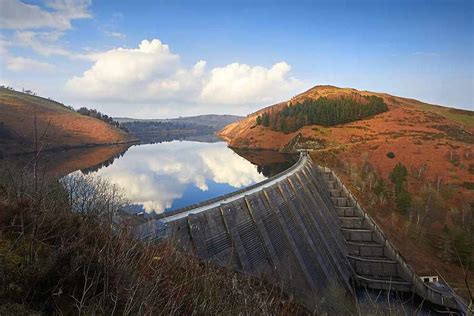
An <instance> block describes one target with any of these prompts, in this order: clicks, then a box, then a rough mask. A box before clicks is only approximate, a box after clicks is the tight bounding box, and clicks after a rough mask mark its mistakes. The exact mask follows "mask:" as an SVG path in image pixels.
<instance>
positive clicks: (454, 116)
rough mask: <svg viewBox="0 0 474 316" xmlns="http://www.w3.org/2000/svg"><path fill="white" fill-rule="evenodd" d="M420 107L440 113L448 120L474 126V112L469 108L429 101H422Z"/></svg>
mask: <svg viewBox="0 0 474 316" xmlns="http://www.w3.org/2000/svg"><path fill="white" fill-rule="evenodd" d="M419 107H420V108H421V109H422V110H425V111H430V112H433V113H436V114H439V115H441V116H443V117H445V118H447V119H448V120H451V121H453V122H456V123H459V124H462V125H464V126H467V127H470V128H474V112H473V111H469V110H459V109H454V108H448V107H444V106H440V105H433V104H427V103H420V104H419Z"/></svg>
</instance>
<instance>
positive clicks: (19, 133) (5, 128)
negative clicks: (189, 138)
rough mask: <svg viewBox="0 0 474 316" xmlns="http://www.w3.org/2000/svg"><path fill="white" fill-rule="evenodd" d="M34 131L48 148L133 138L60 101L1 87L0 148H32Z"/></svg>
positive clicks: (22, 150)
mask: <svg viewBox="0 0 474 316" xmlns="http://www.w3.org/2000/svg"><path fill="white" fill-rule="evenodd" d="M35 113H36V131H37V132H36V133H35ZM35 135H36V136H37V138H38V139H39V140H41V144H39V145H40V146H43V148H46V149H49V150H51V149H60V148H73V147H84V146H93V145H105V144H117V143H125V142H130V141H133V140H134V138H133V137H132V136H130V135H128V134H127V133H125V132H124V131H122V130H120V129H118V128H116V127H113V126H111V125H109V124H107V123H105V122H103V121H100V120H98V119H95V118H92V117H88V116H84V115H81V114H79V113H77V112H75V111H74V110H72V109H70V108H68V107H66V106H65V105H63V104H61V103H58V102H55V101H52V100H49V99H45V98H42V97H38V96H34V95H30V94H26V93H21V92H18V91H14V90H9V89H6V88H0V151H1V152H3V153H25V152H32V151H34V149H35Z"/></svg>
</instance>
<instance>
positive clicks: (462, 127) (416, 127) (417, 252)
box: [220, 86, 474, 293]
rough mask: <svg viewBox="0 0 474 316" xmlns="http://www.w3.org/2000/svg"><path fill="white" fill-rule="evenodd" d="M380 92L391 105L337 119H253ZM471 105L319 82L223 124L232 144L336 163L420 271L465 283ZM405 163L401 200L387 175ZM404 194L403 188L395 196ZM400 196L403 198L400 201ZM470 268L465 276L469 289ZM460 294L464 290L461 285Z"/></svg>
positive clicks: (471, 225) (471, 212)
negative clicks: (291, 122) (288, 126)
mask: <svg viewBox="0 0 474 316" xmlns="http://www.w3.org/2000/svg"><path fill="white" fill-rule="evenodd" d="M360 96H377V97H380V98H382V99H383V101H384V103H385V104H387V106H388V109H389V110H388V111H387V112H384V113H380V114H377V115H375V116H373V117H370V118H366V119H362V120H357V121H354V122H351V123H347V124H339V125H336V126H321V125H311V126H304V127H302V128H300V129H299V130H297V131H295V132H292V133H288V134H285V133H283V132H279V131H275V130H272V129H271V127H265V126H262V125H257V123H256V118H257V117H258V116H259V115H262V114H263V113H266V112H272V111H273V112H275V111H277V112H278V111H282V109H284V108H286V107H288V106H292V105H294V104H298V103H302V102H304V101H305V100H308V99H310V100H316V99H318V98H320V97H326V98H329V99H331V98H335V99H337V98H360ZM473 118H474V112H472V111H466V110H457V109H451V108H447V107H441V106H437V105H431V104H426V103H423V102H420V101H417V100H413V99H407V98H402V97H396V96H391V95H388V94H385V93H374V92H369V91H358V90H355V89H348V88H337V87H332V86H317V87H314V88H312V89H310V90H308V91H306V92H304V93H302V94H300V95H297V96H295V97H294V98H292V99H291V100H289V101H287V102H283V103H279V104H276V105H274V106H272V107H267V108H264V109H262V110H260V111H258V112H256V113H253V114H251V115H249V116H248V117H247V118H245V119H243V120H242V121H240V122H236V123H233V124H230V125H228V126H227V127H225V128H224V129H223V130H222V131H221V132H220V135H221V136H222V137H224V138H225V139H226V140H227V141H228V142H229V144H230V146H232V147H236V148H261V149H274V150H282V151H292V150H296V149H300V148H309V149H312V157H313V159H315V160H316V161H317V162H318V163H319V164H322V165H327V166H329V167H331V168H333V169H334V170H335V171H336V172H337V173H338V174H339V175H340V176H341V177H342V178H343V179H344V181H345V182H346V184H348V185H349V186H350V187H351V190H352V191H353V192H354V193H355V194H356V196H357V197H358V199H359V200H360V201H361V202H362V204H363V205H364V206H365V207H366V209H367V210H368V211H369V212H370V214H371V215H372V216H373V217H374V218H375V220H376V221H377V223H378V224H379V225H380V226H381V227H382V228H383V230H384V231H385V232H386V233H387V235H388V236H389V237H390V239H391V240H392V241H393V242H394V244H395V245H396V247H397V248H399V249H400V250H401V253H402V254H403V255H404V256H405V257H406V258H407V260H408V262H409V263H410V264H411V265H413V267H414V268H415V270H417V272H418V273H419V274H421V275H431V274H434V275H437V274H440V275H442V276H443V277H445V278H446V279H447V280H448V281H449V282H450V283H452V284H453V285H454V286H455V287H458V288H460V289H462V288H464V279H465V274H464V273H463V268H462V266H461V262H460V261H462V264H463V265H464V266H466V264H468V263H469V264H470V265H471V269H473V270H474V257H473V256H474V252H473V251H472V249H474V191H473V188H474V147H473V145H474V120H473ZM399 163H400V164H402V165H403V166H404V167H405V168H406V176H405V181H404V183H403V188H404V191H407V192H408V196H409V197H408V198H406V196H404V198H405V201H401V198H400V197H399V196H397V195H399V192H396V191H397V190H396V189H395V184H394V183H393V182H392V180H391V177H390V175H391V173H392V172H393V170H394V168H395V166H396V165H397V164H399ZM400 196H401V195H400ZM402 202H403V203H402ZM473 274H474V271H472V272H471V274H470V277H469V280H470V281H471V283H472V287H473V288H474V277H472V275H473ZM464 293H465V292H464Z"/></svg>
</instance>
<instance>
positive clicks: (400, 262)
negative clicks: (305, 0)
mask: <svg viewBox="0 0 474 316" xmlns="http://www.w3.org/2000/svg"><path fill="white" fill-rule="evenodd" d="M138 230H139V234H140V236H141V237H142V238H144V239H147V240H170V241H172V242H173V243H175V244H176V245H177V246H178V247H179V248H180V249H182V250H183V251H187V252H194V253H195V254H196V255H197V256H198V257H199V258H201V259H202V260H206V261H211V262H213V263H216V264H218V265H221V266H225V267H228V268H231V269H234V270H236V271H239V272H242V273H245V274H247V275H252V276H254V277H258V278H265V280H268V281H269V282H270V283H273V284H276V285H279V286H281V287H282V289H283V290H284V291H285V292H287V293H288V294H291V295H294V296H296V297H298V298H299V299H300V300H301V301H302V302H303V304H304V305H305V306H306V307H307V308H308V309H313V308H315V307H316V306H317V304H318V300H319V299H320V298H321V297H322V296H323V295H324V293H325V292H326V291H328V290H329V289H330V288H331V287H338V288H343V289H345V291H346V292H347V293H348V294H351V295H356V292H357V291H358V290H360V289H366V290H371V291H385V292H394V293H402V294H405V295H411V296H412V297H413V298H414V297H417V298H420V299H421V300H422V301H426V302H429V304H432V305H433V306H435V310H439V311H442V312H453V313H457V314H464V313H466V308H467V307H466V304H465V303H464V301H463V300H462V299H461V298H460V297H459V296H457V295H456V294H455V293H454V291H453V290H452V289H451V288H450V287H449V286H448V285H447V284H442V283H439V282H436V283H426V282H423V280H422V279H421V278H420V277H419V276H418V275H417V274H416V273H415V272H414V270H413V269H412V268H411V267H410V266H409V265H408V264H407V262H406V260H405V259H404V258H403V257H402V255H401V254H400V253H399V252H398V251H397V250H396V249H395V248H394V247H393V246H392V244H391V243H390V241H389V240H388V239H387V238H386V237H385V235H384V234H383V232H382V230H381V229H380V228H379V227H378V226H377V225H376V224H375V222H374V221H373V220H372V218H371V217H370V216H369V215H368V214H367V212H366V211H365V210H364V209H363V207H362V206H361V205H360V204H359V203H358V202H357V200H356V199H355V197H354V196H353V195H352V194H351V193H350V191H349V190H348V189H347V188H346V187H345V186H344V184H343V183H342V181H341V180H340V179H339V178H338V177H337V175H336V174H335V173H334V172H333V171H332V170H330V169H328V168H325V167H321V166H317V165H316V164H314V163H313V161H312V160H311V158H310V156H309V155H308V154H307V152H301V153H300V158H299V160H298V162H297V163H295V164H294V165H293V166H292V167H290V168H289V169H287V170H285V171H283V172H281V173H280V174H277V175H275V176H274V177H271V178H268V179H266V180H264V181H263V182H260V183H257V184H255V185H252V186H250V187H247V188H244V189H242V190H239V191H236V192H233V193H230V194H227V195H224V196H221V197H218V198H215V199H211V200H208V201H205V202H202V203H198V204H195V205H191V206H188V207H185V208H182V209H178V210H175V211H171V212H166V213H163V214H160V215H158V216H157V217H155V218H153V219H151V220H148V221H146V222H144V223H142V224H141V225H140V226H139V227H138Z"/></svg>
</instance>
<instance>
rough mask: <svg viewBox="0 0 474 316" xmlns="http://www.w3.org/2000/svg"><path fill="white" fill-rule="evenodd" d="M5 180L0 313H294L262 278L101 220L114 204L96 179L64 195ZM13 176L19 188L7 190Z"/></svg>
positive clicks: (1, 181)
mask: <svg viewBox="0 0 474 316" xmlns="http://www.w3.org/2000/svg"><path fill="white" fill-rule="evenodd" d="M6 174H7V175H6ZM6 174H5V173H2V170H0V188H2V187H3V188H4V190H0V302H1V303H0V314H2V315H3V314H4V313H3V311H5V310H7V311H9V310H10V311H13V313H14V314H16V313H18V314H87V315H93V314H99V315H111V314H128V315H129V314H132V315H135V314H186V315H188V314H201V315H203V314H261V313H262V314H297V313H298V312H300V311H303V309H302V308H301V307H300V306H299V305H297V304H295V303H293V302H292V301H291V299H288V298H287V297H285V296H284V295H283V294H282V293H281V291H280V290H279V289H278V288H276V287H272V286H269V285H268V284H266V283H265V282H264V281H260V280H256V279H254V278H251V277H246V276H241V275H239V274H236V273H235V272H232V271H230V270H227V269H224V268H220V267H217V266H214V265H213V264H211V263H203V262H200V261H199V260H198V259H197V258H196V257H194V256H193V255H191V254H184V253H181V252H179V251H178V250H176V249H175V248H174V247H173V246H172V245H171V244H169V243H159V244H156V243H153V242H145V241H141V240H138V239H137V238H136V235H135V230H133V229H132V225H130V223H131V221H133V220H134V219H133V218H127V217H121V219H122V220H121V221H119V222H117V220H116V218H117V217H116V216H115V217H114V216H104V215H110V214H116V211H117V208H118V207H119V206H120V205H121V203H122V201H121V200H120V199H119V200H117V199H116V198H115V196H116V194H115V191H114V190H113V189H110V188H109V187H108V185H107V184H106V183H105V182H103V181H99V180H92V179H90V177H86V178H85V179H80V178H78V176H75V177H73V178H69V179H66V180H64V181H65V182H64V181H63V183H64V185H65V186H66V190H65V189H64V188H63V186H62V185H61V183H60V182H59V181H57V180H56V179H50V180H48V181H42V182H41V183H36V182H35V181H31V177H28V176H24V175H23V174H19V175H14V176H13V175H12V174H11V170H9V171H8V172H7V173H6ZM8 174H10V175H11V176H8ZM5 175H6V176H5ZM20 178H22V179H24V180H25V181H23V180H22V181H21V186H19V185H18V183H19V182H18V183H17V182H15V183H13V181H15V180H17V179H20ZM26 180H28V181H26ZM32 184H35V185H32ZM94 189H95V190H94Z"/></svg>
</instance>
